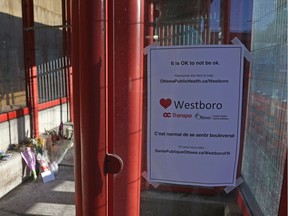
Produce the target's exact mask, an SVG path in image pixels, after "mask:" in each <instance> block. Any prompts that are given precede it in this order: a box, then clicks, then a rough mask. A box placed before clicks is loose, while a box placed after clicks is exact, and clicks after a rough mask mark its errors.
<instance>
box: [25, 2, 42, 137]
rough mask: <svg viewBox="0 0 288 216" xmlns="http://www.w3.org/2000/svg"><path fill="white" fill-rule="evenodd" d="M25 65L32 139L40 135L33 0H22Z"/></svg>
mask: <svg viewBox="0 0 288 216" xmlns="http://www.w3.org/2000/svg"><path fill="white" fill-rule="evenodd" d="M22 16H23V29H24V33H23V40H24V64H25V71H26V72H25V76H26V85H27V92H28V95H27V97H28V98H27V106H28V107H29V111H30V116H31V117H30V118H31V119H30V121H31V137H36V136H38V135H39V122H38V83H37V68H36V57H35V35H34V12H33V0H22Z"/></svg>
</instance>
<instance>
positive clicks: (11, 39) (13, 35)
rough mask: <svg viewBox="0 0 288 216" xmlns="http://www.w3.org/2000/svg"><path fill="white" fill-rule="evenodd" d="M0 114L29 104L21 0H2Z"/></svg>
mask: <svg viewBox="0 0 288 216" xmlns="http://www.w3.org/2000/svg"><path fill="white" fill-rule="evenodd" d="M0 16H1V17H0V29H1V30H0V114H1V113H3V112H9V111H11V110H15V109H18V108H20V107H25V106H26V94H25V72H24V62H23V59H24V58H23V36H22V35H23V33H22V30H23V27H22V7H21V0H15V1H13V4H12V1H10V0H2V1H1V3H0Z"/></svg>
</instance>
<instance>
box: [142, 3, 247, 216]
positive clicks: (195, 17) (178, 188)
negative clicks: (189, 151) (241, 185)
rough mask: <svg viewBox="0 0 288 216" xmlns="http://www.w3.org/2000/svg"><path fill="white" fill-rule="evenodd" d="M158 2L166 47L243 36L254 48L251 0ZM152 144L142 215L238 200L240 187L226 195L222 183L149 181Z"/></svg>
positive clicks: (220, 208) (213, 210)
mask: <svg viewBox="0 0 288 216" xmlns="http://www.w3.org/2000/svg"><path fill="white" fill-rule="evenodd" d="M155 7H156V9H157V10H158V11H159V17H158V18H156V20H155V23H154V26H155V29H154V38H155V39H156V40H157V41H158V42H159V44H160V45H161V46H172V45H181V46H185V45H205V44H207V45H210V44H226V43H228V44H231V42H230V41H231V40H232V39H233V38H234V37H238V38H239V39H240V40H241V42H242V43H243V44H245V45H246V46H247V47H248V48H249V47H250V44H249V42H250V35H251V14H252V2H251V1H248V0H247V1H241V2H239V1H236V0H231V1H225V0H212V1H211V0H208V1H200V0H194V1H191V0H158V1H155ZM235 14H237V15H235ZM246 73H247V72H246ZM144 127H146V125H145V126H144ZM146 145H147V143H146V142H144V148H143V158H144V161H143V166H144V168H143V176H144V178H143V182H142V193H141V215H142V216H150V215H171V216H174V215H175V216H176V215H177V216H178V215H199V216H200V215H224V211H225V209H229V208H230V207H231V206H233V205H236V195H235V190H234V191H232V192H230V193H229V194H226V193H225V192H224V190H223V189H224V188H221V187H199V186H198V187H196V186H187V185H172V184H163V183H161V184H158V183H156V184H153V183H152V184H149V183H148V182H147V181H146V180H144V179H145V178H146V171H147V168H146V163H147V161H146V160H147V152H146V149H145V148H146ZM183 157H184V156H183ZM199 166H201V165H199ZM188 167H189V165H188ZM187 172H188V171H187ZM175 173H176V170H175Z"/></svg>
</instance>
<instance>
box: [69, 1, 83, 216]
mask: <svg viewBox="0 0 288 216" xmlns="http://www.w3.org/2000/svg"><path fill="white" fill-rule="evenodd" d="M78 4H79V3H78V0H73V1H72V3H71V8H70V10H71V11H72V12H71V13H72V35H71V37H72V45H71V49H72V55H71V61H72V62H71V64H72V72H73V80H72V83H73V85H72V86H73V104H72V105H73V110H74V112H73V126H74V173H75V175H74V176H75V204H76V215H77V216H81V215H82V209H83V207H82V181H81V173H82V172H81V139H80V137H81V135H80V128H81V127H80V85H79V79H80V71H79V19H78V18H79V7H78Z"/></svg>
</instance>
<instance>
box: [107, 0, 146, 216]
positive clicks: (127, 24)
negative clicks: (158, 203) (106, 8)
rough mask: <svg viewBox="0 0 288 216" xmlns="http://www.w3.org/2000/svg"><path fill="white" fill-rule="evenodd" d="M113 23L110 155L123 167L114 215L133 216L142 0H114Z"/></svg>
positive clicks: (138, 176)
mask: <svg viewBox="0 0 288 216" xmlns="http://www.w3.org/2000/svg"><path fill="white" fill-rule="evenodd" d="M110 18H111V16H109V19H110ZM113 21H114V28H113V35H114V41H113V42H114V45H113V46H114V47H113V48H114V53H113V54H114V55H113V56H114V57H113V59H114V65H113V67H114V68H113V72H114V95H113V96H114V101H113V103H114V104H113V105H114V110H113V112H114V113H113V114H114V153H116V154H117V155H119V156H120V157H121V158H122V159H123V164H124V166H123V169H122V171H121V172H120V173H119V174H117V175H116V176H115V177H114V180H115V181H114V184H115V185H114V186H115V187H114V211H115V212H114V215H115V216H137V215H139V211H140V181H141V155H142V154H141V150H142V149H141V146H142V129H143V128H142V109H143V104H142V102H143V43H144V32H143V28H144V0H121V1H119V0H114V16H113ZM109 42H110V41H109ZM109 56H110V55H109ZM109 114H112V113H109Z"/></svg>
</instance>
